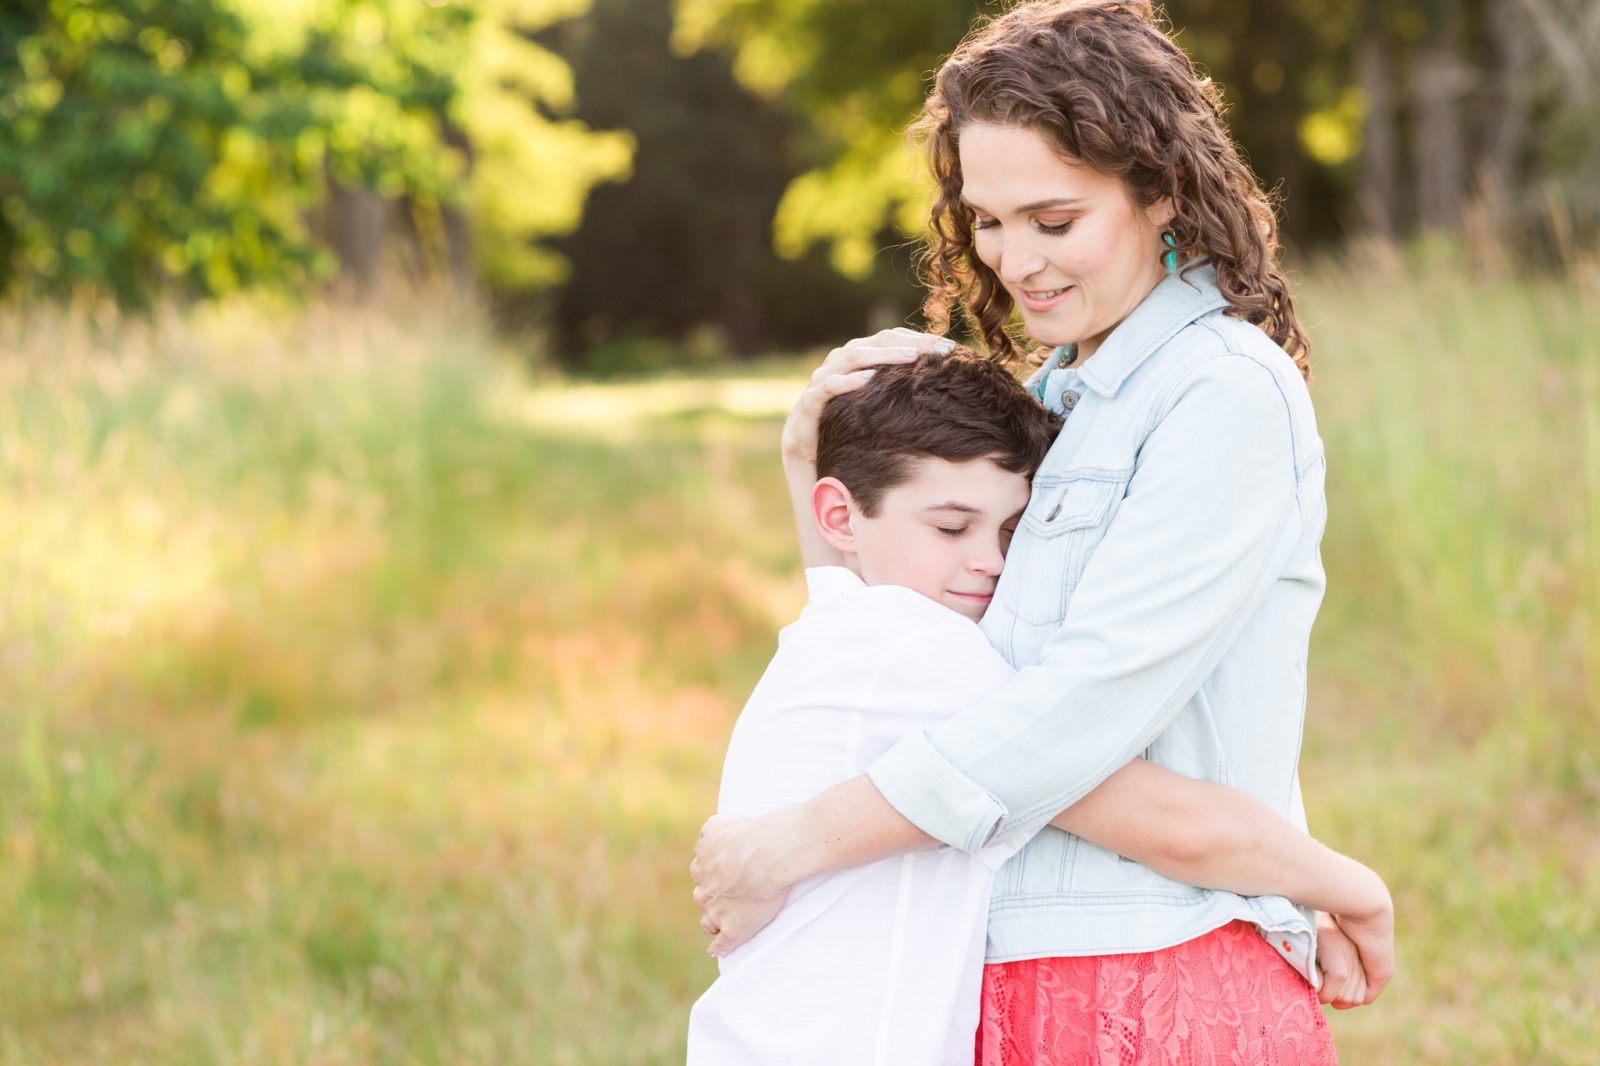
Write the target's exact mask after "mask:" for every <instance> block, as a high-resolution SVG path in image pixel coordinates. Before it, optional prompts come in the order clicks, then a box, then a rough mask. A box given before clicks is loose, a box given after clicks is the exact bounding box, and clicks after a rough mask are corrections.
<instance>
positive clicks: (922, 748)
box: [867, 729, 1007, 854]
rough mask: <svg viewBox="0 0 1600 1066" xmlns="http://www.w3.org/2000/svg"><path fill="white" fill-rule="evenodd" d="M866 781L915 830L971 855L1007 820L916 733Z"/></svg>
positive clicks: (885, 755) (870, 771)
mask: <svg viewBox="0 0 1600 1066" xmlns="http://www.w3.org/2000/svg"><path fill="white" fill-rule="evenodd" d="M867 776H868V777H869V778H871V780H872V783H873V784H874V785H875V786H877V789H878V791H879V792H881V793H883V797H884V798H885V799H887V800H888V801H889V804H890V806H892V807H894V809H895V810H897V811H899V812H900V813H901V814H902V815H904V816H905V818H906V819H907V820H909V821H910V822H912V823H913V824H914V825H916V827H917V828H918V829H921V830H922V831H923V832H924V833H927V834H928V835H929V836H932V837H935V838H937V839H939V840H941V841H943V842H944V843H946V844H949V845H950V846H951V847H955V848H960V849H961V850H962V851H965V852H968V853H971V854H976V853H977V851H978V850H979V849H980V848H982V847H983V846H984V845H985V844H987V843H988V842H989V839H990V838H991V837H992V836H994V833H995V830H996V829H997V828H998V827H999V825H1000V823H1001V822H1002V821H1003V820H1004V819H1005V817H1006V814H1007V811H1006V807H1005V804H1003V803H1001V802H1000V801H999V800H997V799H995V797H994V796H992V795H990V794H989V792H988V791H987V790H986V789H984V788H983V787H982V786H980V785H977V784H975V783H974V782H973V781H972V779H971V778H969V777H967V776H966V775H965V774H963V773H962V772H961V771H960V770H957V769H956V768H955V766H953V765H952V764H951V763H950V760H948V759H946V758H945V757H944V756H943V755H941V754H940V753H939V750H938V749H937V748H935V747H934V746H933V743H932V742H931V741H930V740H929V739H928V735H927V733H926V732H925V731H923V730H920V729H919V730H916V731H915V732H912V733H909V734H907V735H906V736H905V737H903V738H901V740H900V742H899V743H897V744H895V746H894V747H892V748H890V749H889V750H888V751H886V752H884V753H883V754H882V755H881V756H879V757H878V759H877V761H876V762H874V763H873V764H872V766H871V767H869V768H868V770H867Z"/></svg>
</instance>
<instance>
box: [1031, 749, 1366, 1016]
mask: <svg viewBox="0 0 1600 1066" xmlns="http://www.w3.org/2000/svg"><path fill="white" fill-rule="evenodd" d="M1050 824H1051V825H1053V826H1055V827H1056V828H1058V829H1064V830H1066V831H1067V832H1069V833H1072V834H1074V835H1076V836H1080V837H1082V838H1083V839H1085V840H1088V841H1092V842H1093V843H1095V844H1098V845H1100V846H1101V847H1103V848H1107V849H1109V850H1111V851H1114V852H1116V853H1117V854H1119V855H1122V856H1124V857H1126V858H1129V859H1132V860H1134V861H1135V862H1138V863H1142V864H1144V865H1145V866H1148V867H1150V868H1151V869H1152V870H1155V871H1156V872H1157V873H1160V874H1162V875H1164V876H1166V877H1170V878H1172V879H1173V880H1174V881H1181V882H1183V883H1184V884H1189V885H1198V886H1200V887H1201V888H1216V889H1221V890H1223V891H1225V892H1235V893H1238V894H1239V895H1241V896H1268V895H1272V896H1285V897H1287V898H1289V899H1291V900H1293V901H1294V902H1295V903H1298V904H1300V905H1301V906H1303V907H1309V908H1311V909H1312V910H1315V911H1317V912H1319V913H1318V915H1317V923H1318V924H1317V928H1318V942H1317V959H1318V962H1319V964H1321V965H1322V966H1323V969H1324V973H1323V984H1322V987H1321V988H1320V989H1319V993H1320V998H1321V1000H1322V1002H1324V1003H1330V1004H1332V1005H1333V1006H1335V1007H1337V1008H1340V1009H1345V1008H1349V1007H1355V1006H1360V1005H1362V1004H1366V1003H1371V1002H1372V1001H1373V1000H1375V999H1376V998H1377V997H1378V994H1379V993H1380V992H1382V991H1383V989H1384V986H1385V985H1387V984H1388V983H1389V981H1390V979H1391V978H1393V976H1394V971H1395V951H1394V901H1393V900H1392V899H1391V897H1390V895H1389V888H1388V886H1387V885H1385V884H1384V883H1383V878H1381V877H1379V876H1378V875H1377V874H1376V873H1374V872H1373V871H1372V870H1370V869H1368V868H1367V867H1366V866H1363V865H1362V864H1361V863H1359V862H1357V861H1356V860H1354V859H1352V858H1350V857H1349V856H1347V855H1341V854H1339V853H1338V852H1336V851H1334V850H1333V849H1332V848H1329V847H1327V846H1326V845H1324V844H1322V843H1320V842H1319V841H1317V840H1316V839H1314V838H1313V837H1311V836H1310V835H1309V834H1308V833H1306V832H1305V831H1304V830H1302V829H1300V828H1299V827H1298V826H1296V825H1294V824H1293V823H1291V822H1290V821H1289V820H1288V819H1286V818H1284V817H1282V816H1281V815H1279V814H1278V813H1277V812H1276V811H1274V810H1273V809H1272V808H1271V807H1268V806H1267V805H1266V804H1265V803H1262V802H1261V801H1260V800H1258V799H1256V798H1255V797H1254V796H1251V795H1250V794H1249V793H1248V792H1244V791H1242V790H1240V789H1236V788H1229V787H1227V786H1225V785H1217V784H1213V783H1211V782H1208V781H1197V780H1195V779H1194V778H1190V777H1185V776H1183V775H1182V774H1178V773H1174V772H1172V771H1171V770H1168V769H1166V768H1164V767H1161V766H1157V765H1156V764H1155V763H1151V762H1146V761H1145V760H1143V759H1135V760H1134V761H1133V762H1131V763H1129V764H1128V765H1127V766H1124V767H1123V768H1122V769H1121V770H1118V771H1117V772H1116V773H1114V774H1112V775H1111V776H1110V777H1108V778H1106V779H1105V780H1104V781H1102V782H1101V783H1100V784H1099V786H1098V787H1096V788H1095V789H1094V790H1093V791H1091V792H1090V793H1089V794H1088V795H1087V796H1085V797H1083V799H1081V800H1079V801H1078V802H1077V803H1075V804H1073V805H1072V806H1071V807H1068V808H1067V809H1066V810H1064V811H1062V812H1061V813H1060V814H1058V815H1056V816H1055V817H1054V818H1053V819H1051V821H1050Z"/></svg>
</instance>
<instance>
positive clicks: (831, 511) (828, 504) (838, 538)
mask: <svg viewBox="0 0 1600 1066" xmlns="http://www.w3.org/2000/svg"><path fill="white" fill-rule="evenodd" d="M854 510H855V499H854V497H852V496H851V495H850V490H849V489H847V488H845V485H844V482H842V481H840V480H839V479H838V478H836V477H825V478H822V479H821V480H819V481H818V482H817V483H816V484H815V485H813V486H812V487H811V517H812V518H814V519H816V522H817V529H818V530H820V531H821V533H822V539H823V540H825V541H827V542H828V546H829V547H830V548H833V549H834V550H835V551H841V552H844V553H845V554H846V555H854V554H855V553H856V533H855V529H854V528H852V526H851V524H850V517H851V514H852V513H853V512H854Z"/></svg>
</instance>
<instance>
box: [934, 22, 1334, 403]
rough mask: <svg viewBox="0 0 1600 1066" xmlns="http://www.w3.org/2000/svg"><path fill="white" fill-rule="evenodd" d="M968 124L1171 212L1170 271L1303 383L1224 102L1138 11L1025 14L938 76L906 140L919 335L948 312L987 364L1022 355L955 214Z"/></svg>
mask: <svg viewBox="0 0 1600 1066" xmlns="http://www.w3.org/2000/svg"><path fill="white" fill-rule="evenodd" d="M969 122H989V123H996V124H1001V125H1007V126H1019V127H1022V128H1025V129H1029V130H1033V131H1034V132H1036V133H1039V134H1040V135H1042V136H1044V137H1045V138H1046V139H1047V140H1049V141H1050V142H1051V143H1052V144H1053V145H1054V146H1055V147H1056V148H1057V150H1059V151H1060V152H1062V153H1063V154H1064V155H1065V156H1067V157H1070V158H1072V159H1075V160H1079V161H1081V162H1083V163H1084V164H1086V165H1087V166H1089V167H1092V168H1093V169H1095V170H1098V171H1100V172H1101V173H1104V174H1110V175H1114V176H1115V177H1117V178H1119V179H1120V180H1121V181H1122V183H1123V186H1124V187H1125V188H1126V189H1127V190H1128V193H1129V195H1130V196H1131V197H1132V198H1133V200H1134V202H1136V203H1138V204H1140V205H1141V206H1143V207H1149V206H1151V205H1152V204H1154V203H1156V202H1157V201H1158V200H1160V199H1161V198H1163V197H1171V198H1172V203H1173V206H1174V207H1175V209H1176V212H1177V213H1176V215H1175V216H1174V218H1173V219H1172V222H1171V223H1170V224H1169V225H1168V226H1167V227H1166V229H1167V232H1169V233H1170V234H1171V235H1172V239H1173V242H1174V244H1175V246H1176V248H1177V251H1178V253H1179V255H1180V257H1182V258H1183V259H1184V260H1186V261H1192V260H1194V259H1196V258H1197V257H1200V256H1204V257H1205V259H1206V261H1207V262H1208V263H1209V264H1210V265H1212V266H1214V267H1215V268H1216V272H1217V287H1218V288H1219V289H1220V290H1221V292H1222V295H1223V296H1224V297H1225V298H1226V299H1227V301H1228V304H1229V307H1228V313H1229V314H1231V315H1234V316H1235V317H1238V318H1241V319H1244V320H1245V321H1246V322H1251V323H1254V324H1255V325H1257V326H1259V327H1260V328H1261V329H1262V331H1263V332H1265V333H1266V334H1267V336H1269V337H1271V338H1272V339H1273V340H1274V341H1276V342H1277V343H1278V344H1279V345H1280V346H1281V347H1282V348H1283V349H1284V351H1286V352H1288V353H1289V355H1290V356H1291V357H1292V358H1293V359H1294V361H1295V365H1296V366H1298V367H1299V368H1300V371H1301V373H1302V374H1304V375H1306V377H1307V378H1309V377H1310V363H1309V357H1310V342H1309V339H1308V338H1307V336H1306V332H1305V329H1304V328H1303V327H1302V326H1301V325H1300V321H1299V319H1298V318H1296V317H1295V312H1294V299H1293V296H1292V295H1291V294H1290V291H1289V284H1288V281H1287V279H1286V278H1285V276H1284V273H1283V270H1282V268H1281V267H1279V265H1278V263H1277V251H1278V241H1277V222H1276V220H1275V218H1274V217H1273V211H1272V205H1271V204H1270V202H1269V201H1268V198H1267V195H1266V194H1265V193H1264V192H1263V191H1262V189H1261V185H1260V183H1259V182H1258V181H1257V180H1256V176H1255V174H1254V173H1252V172H1251V170H1250V168H1249V167H1248V166H1247V165H1246V164H1245V162H1244V160H1243V159H1242V158H1241V157H1240V155H1239V151H1238V149H1237V147H1235V145H1234V143H1233V140H1232V139H1231V138H1230V137H1229V135H1228V132H1227V130H1226V128H1225V127H1224V125H1223V122H1222V99H1221V93H1220V92H1219V91H1218V89H1217V87H1216V86H1215V85H1214V84H1213V82H1212V81H1211V79H1210V78H1208V77H1205V76H1204V75H1202V74H1200V73H1199V72H1198V71H1196V70H1195V68H1194V64H1193V63H1192V62H1191V61H1190V60H1189V57H1188V56H1187V55H1186V54H1184V52H1183V50H1182V49H1180V48H1179V47H1178V46H1177V45H1176V44H1174V43H1173V41H1172V40H1171V39H1170V38H1169V37H1168V36H1167V35H1166V34H1165V33H1164V32H1163V30H1162V27H1161V26H1160V25H1159V24H1158V22H1157V20H1156V16H1155V13H1154V11H1153V10H1152V8H1151V6H1150V4H1149V3H1147V2H1145V0H1120V2H1103V0H1101V2H1097V0H1031V2H1029V3H1024V4H1021V5H1019V6H1018V7H1015V8H1013V9H1011V10H1010V11H1008V12H1006V13H1005V14H1003V15H1001V16H999V17H997V18H995V19H993V20H992V21H990V22H988V23H986V24H984V25H981V26H979V27H978V28H976V29H975V30H973V31H972V32H971V33H970V34H968V35H967V37H966V39H965V40H963V41H962V42H961V44H960V45H959V46H958V47H957V48H956V50H955V52H954V53H953V54H952V55H951V56H950V58H949V59H947V60H945V62H944V64H943V66H941V67H940V68H939V72H938V74H937V75H936V77H935V80H934V87H933V90H932V92H930V93H929V95H928V99H927V101H926V103H925V105H924V107H923V111H922V115H921V116H920V117H919V118H918V120H917V122H916V123H915V125H914V126H913V127H912V133H913V135H914V136H916V137H917V139H918V141H919V142H920V143H921V144H922V145H923V146H924V149H925V151H926V153H927V158H928V162H929V165H930V167H931V169H932V172H933V175H934V178H935V181H936V182H937V185H938V188H937V192H936V195H935V199H934V203H933V209H932V218H931V224H932V229H933V236H932V240H931V241H930V243H929V246H928V247H927V248H926V250H925V251H924V253H923V256H922V267H923V274H924V280H925V282H926V284H927V286H928V297H927V299H926V301H925V302H924V304H923V311H924V313H925V314H926V316H927V319H928V323H929V326H930V328H931V329H933V330H934V331H935V332H938V333H945V332H948V331H949V329H950V315H951V311H952V309H953V308H957V307H959V308H960V309H961V310H963V311H964V312H965V313H966V314H967V315H969V316H970V317H971V319H972V320H973V323H974V324H975V325H976V327H977V330H978V332H979V334H980V335H981V336H982V337H983V341H984V344H985V346H986V347H987V348H988V349H989V352H990V354H991V355H992V356H994V357H995V358H998V359H1001V360H1003V361H1005V362H1008V363H1011V362H1015V361H1016V360H1017V359H1018V357H1019V356H1020V354H1021V351H1020V348H1019V346H1018V344H1017V341H1016V339H1015V338H1013V337H1012V336H1011V335H1010V333H1008V332H1007V329H1006V325H1007V322H1008V321H1009V319H1010V317H1011V311H1012V300H1011V296H1010V294H1009V293H1007V292H1006V290H1005V287H1004V286H1003V285H1001V283H1000V280H999V278H997V277H996V276H995V275H994V273H993V272H992V271H991V270H989V268H988V267H986V266H984V264H983V263H982V262H981V261H980V260H979V259H978V257H977V255H976V254H975V252H974V250H973V241H972V226H973V213H972V210H971V209H970V208H969V207H967V206H966V205H965V204H964V203H962V201H961V185H962V178H961V159H960V154H959V150H958V147H959V144H960V136H961V129H962V127H963V126H964V125H966V124H967V123H969ZM1192 265H1193V263H1192V262H1191V265H1190V267H1185V269H1186V270H1187V269H1190V268H1191V267H1192ZM1042 358H1043V353H1042V352H1038V353H1035V355H1034V357H1033V358H1031V359H1030V360H1029V362H1032V363H1037V362H1039V361H1040V360H1041V359H1042Z"/></svg>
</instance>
